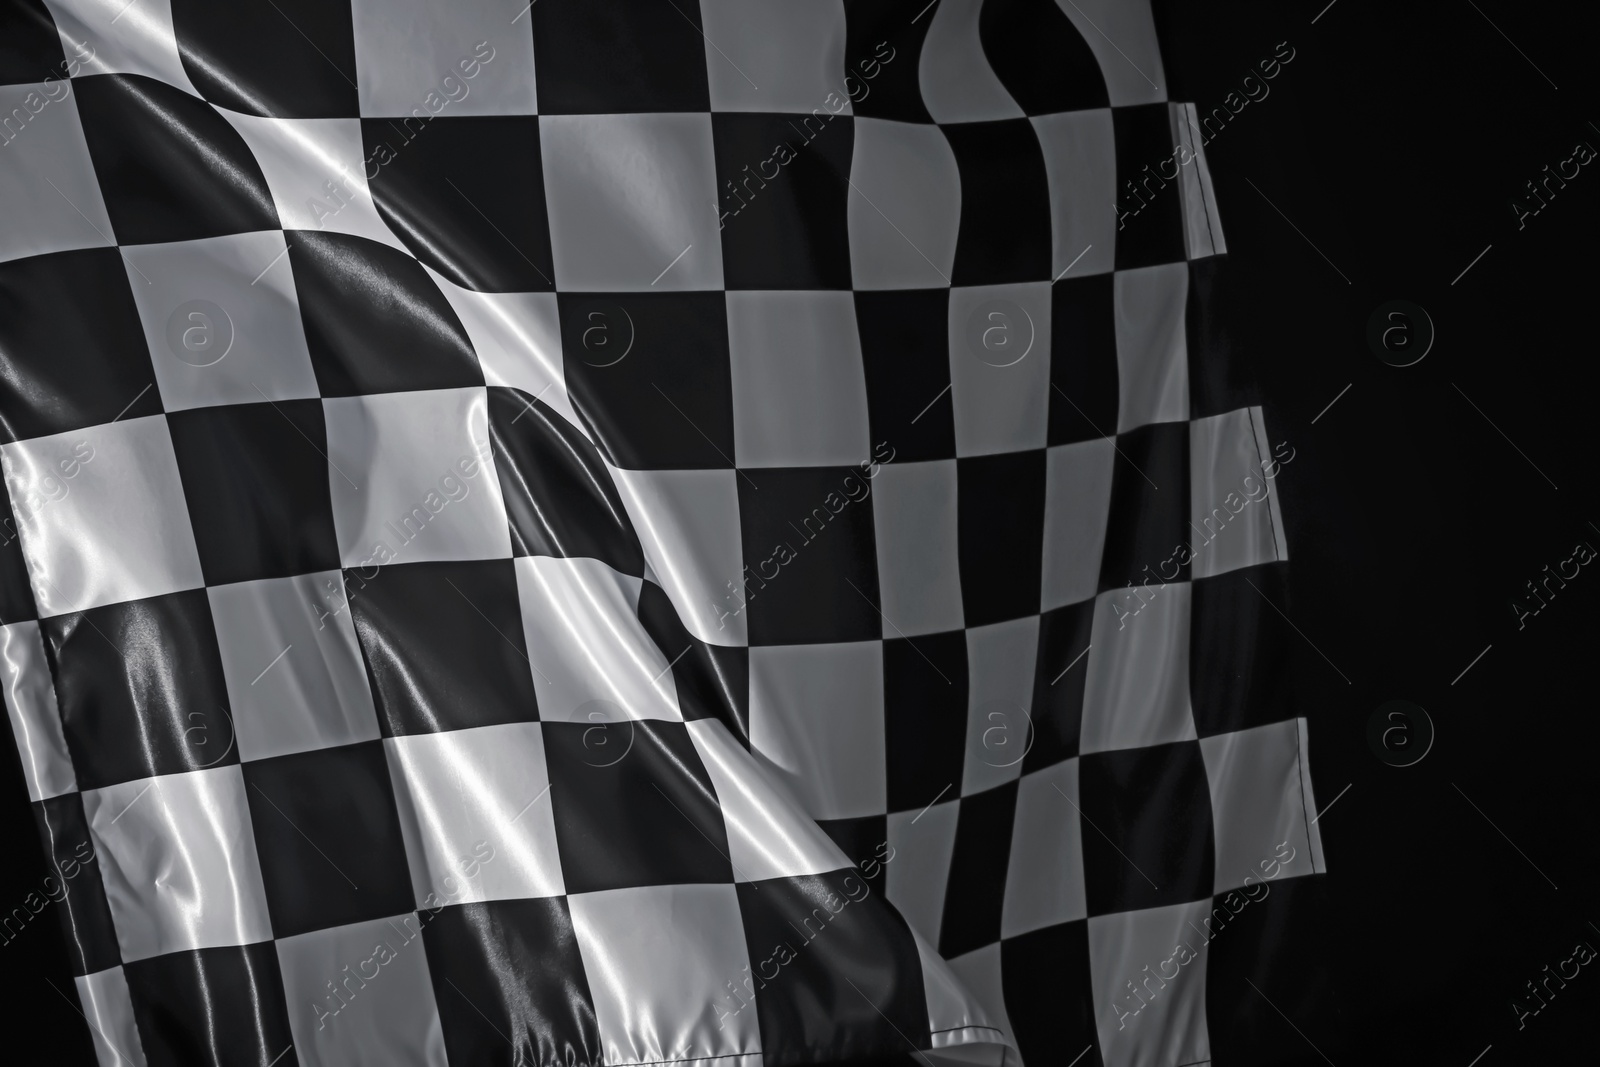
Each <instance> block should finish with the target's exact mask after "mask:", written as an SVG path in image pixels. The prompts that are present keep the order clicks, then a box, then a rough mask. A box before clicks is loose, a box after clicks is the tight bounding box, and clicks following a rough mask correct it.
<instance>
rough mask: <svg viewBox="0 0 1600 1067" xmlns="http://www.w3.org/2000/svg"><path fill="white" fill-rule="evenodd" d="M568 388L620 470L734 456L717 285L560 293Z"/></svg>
mask: <svg viewBox="0 0 1600 1067" xmlns="http://www.w3.org/2000/svg"><path fill="white" fill-rule="evenodd" d="M559 301H560V310H561V351H562V354H563V363H564V365H565V371H566V384H567V393H568V395H569V396H570V397H571V399H572V406H573V408H574V409H576V411H577V413H578V417H579V418H580V419H582V420H583V423H584V425H585V426H586V427H588V429H589V432H590V434H592V435H593V437H594V440H595V443H596V444H598V445H599V446H600V451H601V453H602V454H603V455H604V456H605V457H606V459H608V460H609V461H610V462H611V463H612V464H614V465H615V466H618V467H621V468H623V469H624V470H688V469H699V468H712V469H715V468H731V467H732V466H733V377H732V372H731V370H730V367H729V362H728V315H727V309H726V306H725V304H724V301H723V296H722V293H721V292H714V293H627V294H622V295H618V296H603V295H599V294H589V293H561V294H559Z"/></svg>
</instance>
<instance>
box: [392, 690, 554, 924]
mask: <svg viewBox="0 0 1600 1067" xmlns="http://www.w3.org/2000/svg"><path fill="white" fill-rule="evenodd" d="M383 744H384V750H385V751H386V752H387V753H388V756H389V777H390V779H391V780H392V781H393V782H394V799H395V808H396V810H397V811H398V812H399V815H400V830H401V834H402V836H404V838H405V842H406V859H407V862H408V863H409V864H410V866H411V887H412V890H413V892H415V893H416V900H417V904H418V905H419V906H422V905H425V904H427V903H428V901H429V894H430V893H431V894H432V895H433V899H435V900H448V901H450V902H451V903H452V904H462V903H468V902H471V901H482V900H520V899H524V898H529V897H555V896H560V895H561V894H563V893H565V892H566V888H565V884H564V883H563V881H562V878H561V856H560V854H559V853H558V852H557V851H556V830H555V817H554V815H553V811H554V809H553V808H552V807H551V806H550V795H549V792H550V777H549V773H548V771H547V770H546V768H545V761H544V736H543V734H542V733H541V732H540V727H539V724H538V723H536V722H515V723H507V724H505V725H502V726H481V727H478V728H477V729H474V730H451V731H448V732H446V733H438V734H410V735H407V736H405V737H390V738H387V739H385V740H384V743H383ZM485 856H487V857H488V858H485Z"/></svg>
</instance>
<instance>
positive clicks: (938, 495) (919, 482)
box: [872, 459, 1048, 636]
mask: <svg viewBox="0 0 1600 1067" xmlns="http://www.w3.org/2000/svg"><path fill="white" fill-rule="evenodd" d="M872 492H873V494H874V502H873V505H872V525H873V533H874V537H875V539H876V541H877V545H878V591H879V595H880V596H881V597H882V598H883V601H882V603H883V614H884V617H885V618H889V619H893V620H894V626H895V627H896V628H897V629H898V630H899V631H900V632H901V633H904V634H907V635H908V636H915V635H917V634H931V633H938V632H940V631H942V630H959V629H961V626H962V614H961V562H960V557H959V555H958V545H957V515H956V462H955V460H953V459H950V460H935V461H933V462H929V463H886V464H884V465H882V466H881V467H879V468H878V475H877V477H876V478H874V479H872ZM1046 543H1047V544H1048V542H1046Z"/></svg>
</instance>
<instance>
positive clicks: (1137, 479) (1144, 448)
mask: <svg viewBox="0 0 1600 1067" xmlns="http://www.w3.org/2000/svg"><path fill="white" fill-rule="evenodd" d="M1192 540H1193V537H1192V532H1191V527H1190V524H1189V424H1188V423H1187V422H1158V423H1152V424H1150V425H1148V426H1141V427H1139V428H1138V429H1137V430H1132V431H1130V432H1128V433H1125V434H1119V435H1117V454H1116V458H1115V459H1114V460H1113V461H1112V464H1111V506H1110V510H1109V512H1108V514H1107V518H1106V538H1105V548H1104V550H1103V552H1102V555H1101V557H1100V589H1101V591H1102V592H1103V591H1105V590H1107V589H1118V588H1122V587H1123V586H1125V585H1127V584H1128V583H1129V582H1132V583H1133V584H1134V585H1155V584H1159V583H1161V582H1163V581H1169V582H1171V581H1176V582H1181V581H1185V580H1187V579H1188V577H1189V564H1188V563H1187V562H1182V563H1180V562H1179V561H1180V560H1186V558H1187V554H1186V553H1182V552H1179V553H1177V554H1176V555H1174V550H1175V549H1177V547H1178V546H1179V545H1186V544H1189V543H1190V542H1191V541H1192ZM1168 559H1171V560H1172V562H1173V565H1174V566H1177V567H1178V572H1177V574H1175V575H1172V576H1171V577H1168V576H1167V575H1166V574H1165V573H1164V572H1165V570H1166V569H1167V568H1166V567H1165V564H1166V561H1167V560H1168Z"/></svg>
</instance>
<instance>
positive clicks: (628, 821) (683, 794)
mask: <svg viewBox="0 0 1600 1067" xmlns="http://www.w3.org/2000/svg"><path fill="white" fill-rule="evenodd" d="M606 733H607V734H608V735H610V736H608V737H607V738H606V739H605V741H606V743H605V745H604V747H600V746H598V745H596V743H595V734H594V727H593V726H591V725H589V724H587V723H568V722H547V723H545V724H544V745H545V764H546V766H547V767H548V768H549V772H550V804H551V807H552V809H553V811H554V814H555V827H556V842H557V845H558V847H559V848H560V850H561V876H562V878H563V880H564V882H565V885H566V889H567V892H568V893H591V892H595V891H598V890H602V889H624V888H628V887H633V886H647V885H678V884H687V883H694V882H715V883H729V882H732V881H733V869H732V867H731V866H730V861H729V859H728V834H727V830H726V829H725V828H724V826H723V823H722V809H721V807H720V806H719V805H718V803H717V799H716V797H717V794H716V790H715V789H713V788H712V785H711V776H710V774H708V773H707V771H706V769H705V765H704V764H702V763H701V762H700V756H699V755H698V753H696V751H695V747H694V742H693V741H691V740H690V738H689V730H688V728H687V727H685V726H684V724H683V723H680V722H660V721H656V720H647V719H637V720H633V719H630V720H628V721H626V722H624V723H621V724H620V725H618V724H613V725H611V726H610V727H609V728H608V729H607V730H606ZM619 745H620V746H621V747H620V752H621V754H620V755H619V754H617V748H618V746H619Z"/></svg>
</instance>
